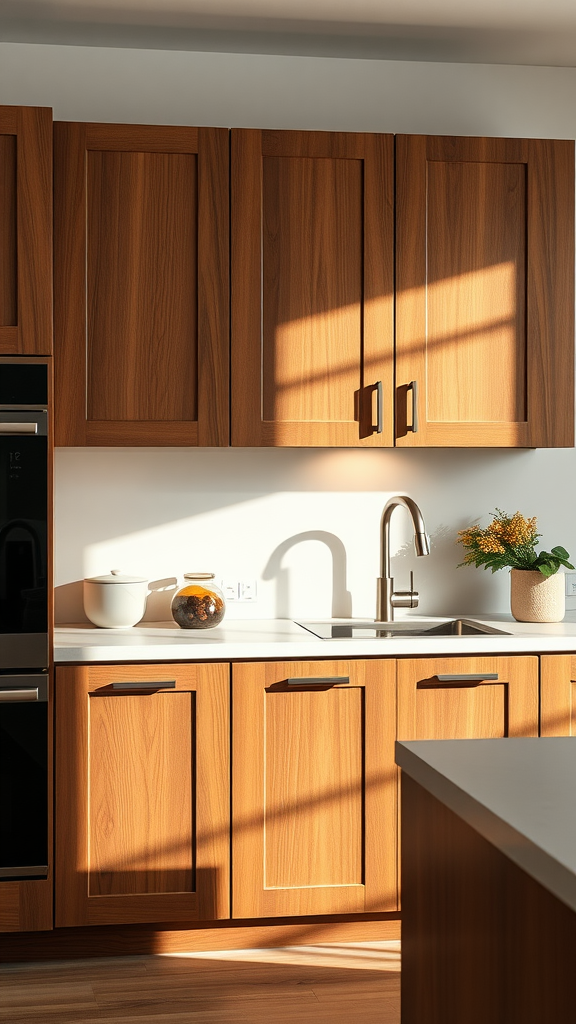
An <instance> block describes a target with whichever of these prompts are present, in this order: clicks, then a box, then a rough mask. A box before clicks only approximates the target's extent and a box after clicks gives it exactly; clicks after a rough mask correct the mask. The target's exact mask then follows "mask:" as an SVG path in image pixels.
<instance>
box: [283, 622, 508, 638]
mask: <svg viewBox="0 0 576 1024" xmlns="http://www.w3.org/2000/svg"><path fill="white" fill-rule="evenodd" d="M296 624H297V625H298V626H303V627H304V629H307V630H308V632H309V633H312V634H313V635H314V636H317V637H318V638H319V639H320V640H369V639H374V640H383V639H393V638H394V637H409V636H483V635H486V634H489V635H490V636H492V635H494V634H500V635H501V636H510V635H511V634H510V633H508V632H507V631H506V630H505V629H495V628H494V626H485V625H484V623H482V622H475V621H474V620H473V619H446V620H445V621H444V622H426V621H424V620H420V621H419V622H416V621H414V622H410V621H408V620H404V621H401V622H298V623H296Z"/></svg>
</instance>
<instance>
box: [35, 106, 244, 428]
mask: <svg viewBox="0 0 576 1024" xmlns="http://www.w3.org/2000/svg"><path fill="white" fill-rule="evenodd" d="M55 168H56V172H55V225H56V228H55V253H56V287H55V296H56V307H55V319H56V328H57V344H58V353H59V360H58V363H57V366H56V373H57V377H56V389H57V397H58V399H59V401H58V405H57V421H56V432H57V443H58V444H64V445H66V444H67V445H70V444H80V445H84V444H87V445H90V444H95V445H106V444H112V445H113V444H129V445H138V444H143V445H154V444H157V445H225V444H227V443H228V322H229V314H228V260H229V255H228V133H227V131H226V130H225V129H210V128H199V129H196V128H172V127H167V126H164V127H152V126H142V125H84V124H68V123H66V124H64V123H57V124H56V125H55Z"/></svg>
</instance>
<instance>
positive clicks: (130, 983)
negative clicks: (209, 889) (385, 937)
mask: <svg viewBox="0 0 576 1024" xmlns="http://www.w3.org/2000/svg"><path fill="white" fill-rule="evenodd" d="M399 972H400V949H399V943H398V942H394V941H389V942H358V943H326V944H324V945H319V946H293V947H284V948H282V949H261V950H254V949H251V950H232V951H230V952H222V951H218V952H216V953H204V952H203V953H186V954H163V955H159V956H141V957H125V958H110V959H95V960H75V961H71V962H65V963H64V962H58V963H45V962H43V963H33V964H6V965H4V966H1V965H0V1022H1V1024H39V1022H41V1024H270V1022H271V1021H274V1024H350V1021H351V1020H353V1021H354V1022H355V1024H356V1022H359V1024H399V1021H400V973H399Z"/></svg>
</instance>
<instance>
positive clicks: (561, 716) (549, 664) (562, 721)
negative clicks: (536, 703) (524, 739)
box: [540, 654, 576, 736]
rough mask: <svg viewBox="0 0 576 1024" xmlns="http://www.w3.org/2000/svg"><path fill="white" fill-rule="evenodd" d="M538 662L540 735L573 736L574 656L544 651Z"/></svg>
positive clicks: (575, 714)
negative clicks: (539, 662)
mask: <svg viewBox="0 0 576 1024" xmlns="http://www.w3.org/2000/svg"><path fill="white" fill-rule="evenodd" d="M540 661H541V668H540V671H541V679H540V686H541V694H540V702H541V710H540V715H541V720H540V721H541V724H540V732H541V735H542V736H576V656H575V655H573V654H546V655H543V657H542V658H541V659H540Z"/></svg>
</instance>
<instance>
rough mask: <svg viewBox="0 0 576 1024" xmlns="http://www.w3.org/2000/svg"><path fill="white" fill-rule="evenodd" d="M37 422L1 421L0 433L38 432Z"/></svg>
mask: <svg viewBox="0 0 576 1024" xmlns="http://www.w3.org/2000/svg"><path fill="white" fill-rule="evenodd" d="M37 433H38V424H37V423H0V434H37Z"/></svg>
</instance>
